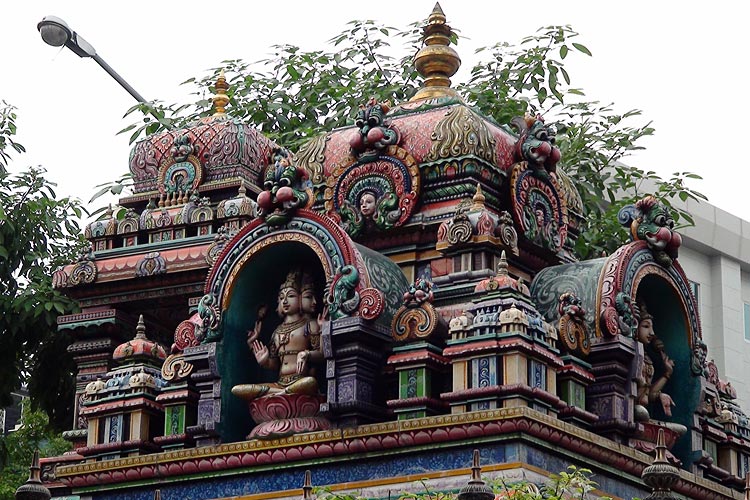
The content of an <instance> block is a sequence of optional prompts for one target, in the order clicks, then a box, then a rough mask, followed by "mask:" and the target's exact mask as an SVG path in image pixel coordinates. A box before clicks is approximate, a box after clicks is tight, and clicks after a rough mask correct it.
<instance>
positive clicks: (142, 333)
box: [135, 314, 146, 339]
mask: <svg viewBox="0 0 750 500" xmlns="http://www.w3.org/2000/svg"><path fill="white" fill-rule="evenodd" d="M135 338H137V339H145V338H146V323H145V322H144V321H143V314H141V315H140V316H138V325H137V326H136V327H135Z"/></svg>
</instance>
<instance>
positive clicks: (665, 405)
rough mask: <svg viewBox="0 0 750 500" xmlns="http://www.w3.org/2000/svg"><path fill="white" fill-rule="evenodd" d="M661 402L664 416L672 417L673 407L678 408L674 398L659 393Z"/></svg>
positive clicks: (664, 393)
mask: <svg viewBox="0 0 750 500" xmlns="http://www.w3.org/2000/svg"><path fill="white" fill-rule="evenodd" d="M659 402H660V403H661V407H662V409H663V410H664V414H665V415H666V416H668V417H671V416H672V407H673V406H677V405H676V404H675V402H674V400H673V399H672V397H671V396H670V395H669V394H667V393H666V392H662V393H659Z"/></svg>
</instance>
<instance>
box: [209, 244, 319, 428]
mask: <svg viewBox="0 0 750 500" xmlns="http://www.w3.org/2000/svg"><path fill="white" fill-rule="evenodd" d="M293 268H301V269H303V270H304V271H305V272H307V273H309V274H310V275H312V277H313V279H314V282H315V296H316V298H317V302H318V305H317V310H316V315H317V313H320V312H321V311H322V309H323V293H324V288H325V283H326V275H325V272H324V268H323V265H322V263H321V261H320V259H319V257H318V256H317V255H316V253H315V252H314V251H313V249H312V248H311V247H310V246H308V245H306V244H305V243H302V242H299V241H282V242H279V243H276V244H274V245H270V246H268V247H266V248H263V249H262V250H260V251H258V252H256V253H254V254H253V257H252V259H249V260H248V261H246V262H245V264H244V266H243V267H242V269H241V270H240V271H239V272H238V273H237V275H236V279H235V281H234V284H233V287H232V289H231V299H230V300H229V301H228V302H227V307H226V309H224V310H223V312H222V322H223V336H222V339H221V340H220V342H221V343H222V349H221V350H220V355H219V357H218V359H217V367H218V371H219V375H220V376H221V379H222V384H221V404H222V434H223V441H225V442H228V441H241V440H243V439H244V438H245V436H246V435H247V434H248V432H249V431H250V430H251V428H252V427H253V425H254V424H253V422H252V421H251V420H250V418H249V416H248V410H247V406H246V403H245V402H244V401H242V400H240V399H239V398H237V397H235V396H233V395H232V394H231V389H232V387H233V386H235V385H237V384H245V383H251V382H273V381H275V380H276V379H277V375H278V374H277V373H275V372H273V371H270V370H266V369H263V368H261V367H260V366H259V365H258V363H257V362H256V361H255V357H254V355H253V353H252V351H251V350H250V348H249V346H248V345H247V343H246V340H247V334H248V330H251V329H252V328H253V327H254V325H255V321H256V319H257V317H258V310H259V307H260V306H261V305H265V306H266V307H267V312H266V316H265V319H264V320H263V322H262V329H261V335H260V340H261V341H262V342H263V343H264V344H268V342H269V340H270V338H271V334H272V333H273V331H274V329H275V328H276V327H277V326H278V325H279V323H280V322H281V318H280V317H279V316H278V314H277V312H276V306H277V295H278V291H279V286H280V285H281V284H282V283H283V282H284V280H285V278H286V275H287V273H288V272H289V271H290V270H292V269H293ZM322 369H323V367H322V366H318V367H317V371H318V374H316V375H319V373H320V372H321V370H322ZM317 378H318V381H319V383H320V384H321V388H320V389H321V392H323V393H325V386H324V385H323V384H324V383H325V377H320V376H317Z"/></svg>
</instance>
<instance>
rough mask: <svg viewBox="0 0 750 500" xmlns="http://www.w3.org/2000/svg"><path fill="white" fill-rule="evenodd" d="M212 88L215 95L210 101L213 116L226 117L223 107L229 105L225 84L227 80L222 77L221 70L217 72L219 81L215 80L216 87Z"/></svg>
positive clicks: (227, 86) (222, 72) (222, 71)
mask: <svg viewBox="0 0 750 500" xmlns="http://www.w3.org/2000/svg"><path fill="white" fill-rule="evenodd" d="M214 87H215V89H216V94H215V95H214V97H213V99H211V100H212V101H213V103H214V114H213V116H226V114H227V113H226V109H225V108H224V106H226V105H227V104H229V97H227V90H228V89H229V84H228V83H227V79H226V77H225V76H224V70H223V69H222V70H219V79H218V80H216V85H215V86H214Z"/></svg>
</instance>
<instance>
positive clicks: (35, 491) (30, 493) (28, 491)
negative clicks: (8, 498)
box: [15, 450, 52, 500]
mask: <svg viewBox="0 0 750 500" xmlns="http://www.w3.org/2000/svg"><path fill="white" fill-rule="evenodd" d="M40 471H41V469H40V467H39V450H34V457H33V458H32V460H31V467H29V479H28V480H27V481H26V482H25V483H24V484H22V485H21V486H19V487H18V489H17V490H16V495H15V497H16V498H18V499H21V498H26V499H31V500H49V499H50V497H51V496H52V495H51V494H50V491H49V490H48V489H47V488H46V487H45V486H44V485H43V484H42V478H41V473H40Z"/></svg>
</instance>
